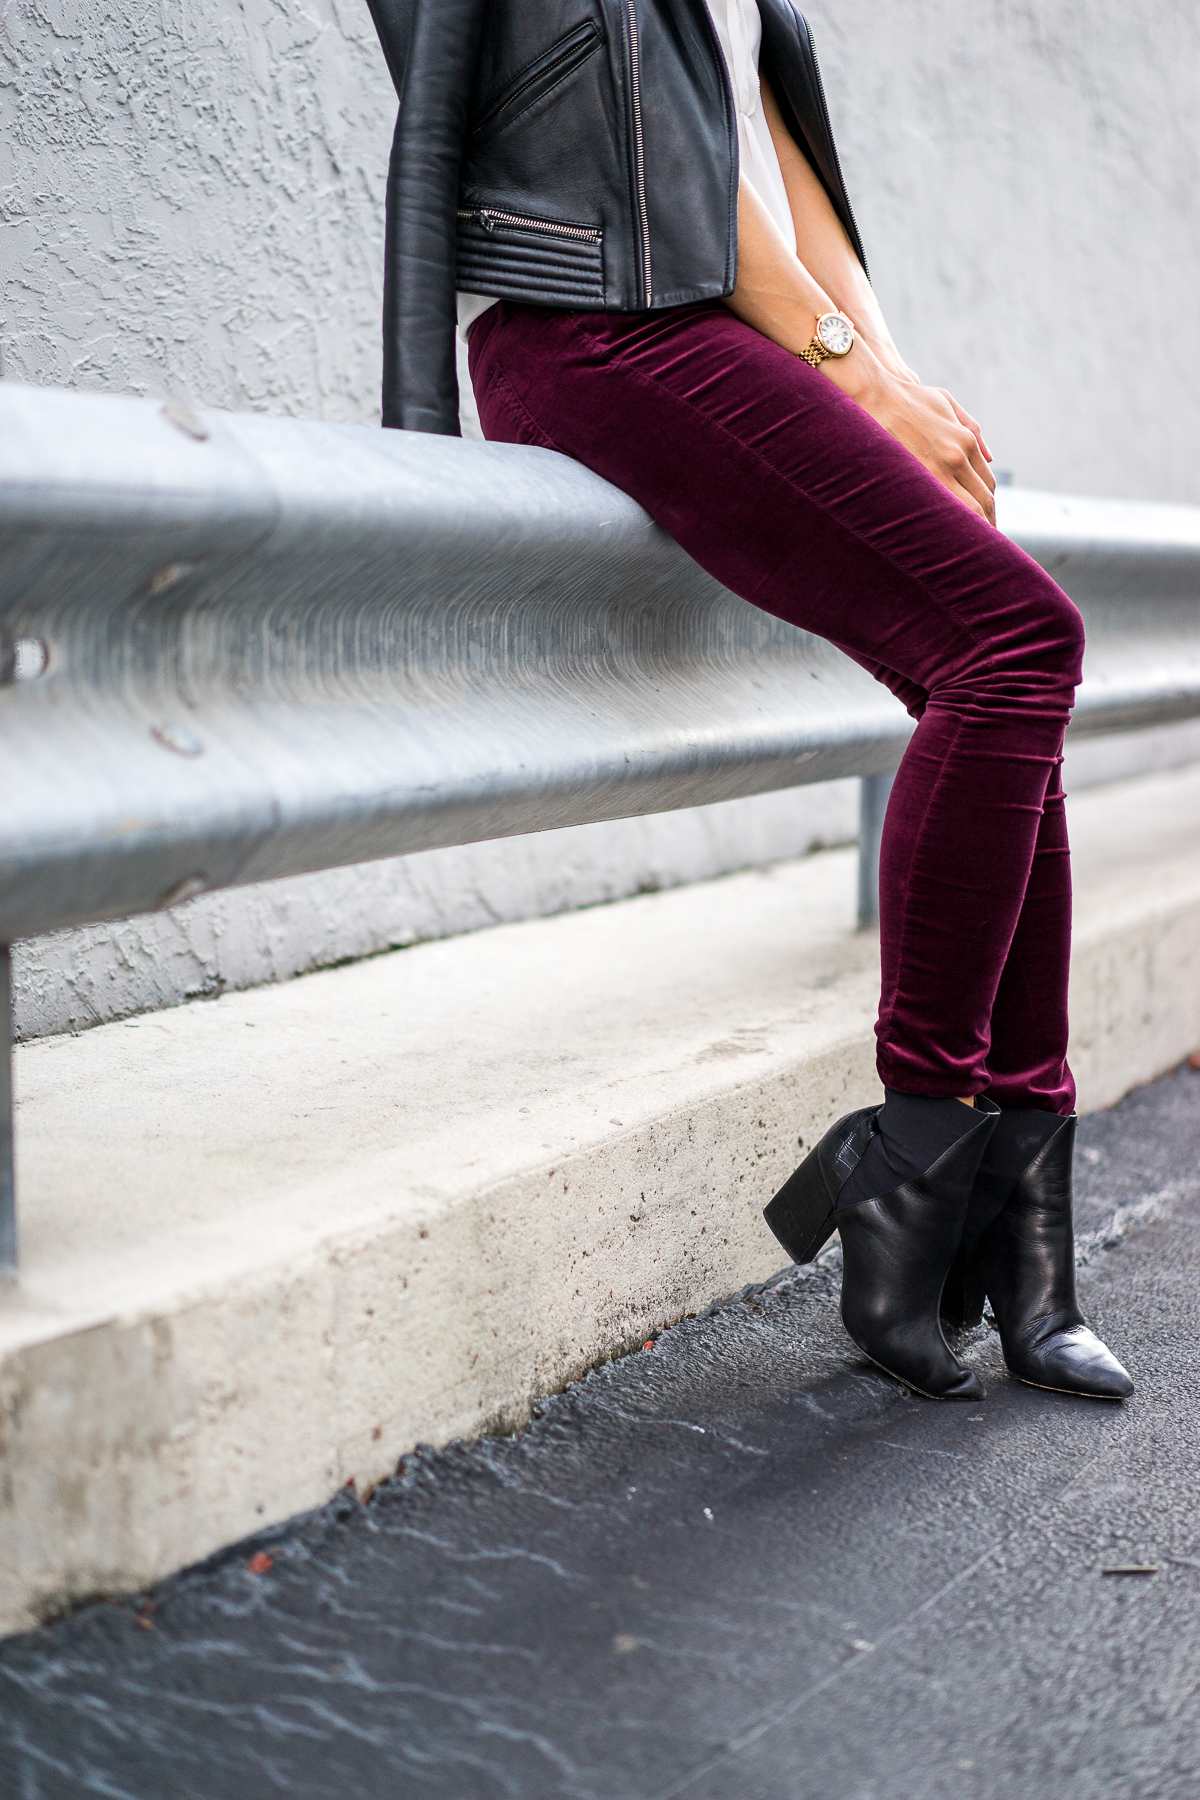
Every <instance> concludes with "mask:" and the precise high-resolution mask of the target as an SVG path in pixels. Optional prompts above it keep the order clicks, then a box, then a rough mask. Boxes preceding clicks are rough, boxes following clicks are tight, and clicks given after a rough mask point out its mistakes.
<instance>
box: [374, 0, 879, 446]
mask: <svg viewBox="0 0 1200 1800" xmlns="http://www.w3.org/2000/svg"><path fill="white" fill-rule="evenodd" d="M368 4H369V6H370V8H371V14H372V17H373V18H374V20H375V24H376V27H377V28H378V31H379V36H380V40H381V42H382V44H383V50H384V55H385V56H386V57H387V62H388V67H389V69H390V70H391V75H392V80H393V81H394V82H395V84H396V91H397V93H398V95H399V97H400V115H399V118H398V119H397V121H396V134H395V138H394V141H393V145H392V158H391V166H390V170H389V174H388V195H387V249H386V269H385V277H384V323H383V339H384V376H383V422H384V424H385V425H395V426H403V427H406V428H408V429H410V430H415V431H435V432H444V433H448V434H450V435H456V434H457V432H458V382H457V378H456V375H455V366H454V325H455V303H454V296H455V291H456V290H457V289H462V290H464V291H466V292H470V293H480V294H496V295H499V296H500V297H502V298H506V299H510V300H517V301H523V302H526V303H528V304H531V305H535V306H555V307H578V308H584V307H586V308H594V309H596V310H602V311H607V312H645V311H649V310H653V309H657V308H660V307H667V306H682V305H684V304H686V303H688V302H690V301H696V300H708V299H715V298H719V297H720V296H722V295H725V294H729V293H731V292H732V290H733V284H734V280H735V276H736V271H737V190H738V146H737V125H736V116H735V113H734V107H733V99H732V95H731V92H730V86H729V77H728V74H727V72H726V69H725V62H724V58H723V57H722V55H721V49H720V45H719V43H718V41H717V37H716V33H715V32H714V30H713V27H712V21H711V19H710V17H709V14H708V9H707V7H706V5H705V3H704V0H368ZM759 11H760V13H761V15H762V28H763V41H762V53H761V65H762V72H763V74H764V75H765V76H766V77H767V78H768V80H769V81H770V83H771V86H772V88H773V89H774V92H775V95H776V97H777V99H778V101H779V105H780V107H781V109H782V111H783V115H784V119H785V121H786V122H787V125H788V127H789V129H790V131H791V132H792V135H793V136H794V138H795V139H796V142H797V143H798V144H799V146H800V148H801V149H802V150H803V151H804V152H805V154H806V155H807V157H808V159H809V161H810V162H811V163H812V166H813V168H814V169H815V170H816V172H817V174H818V175H819V177H820V179H821V181H822V182H823V184H824V186H825V189H826V191H827V193H828V194H829V197H830V199H831V200H832V202H833V204H834V207H835V208H836V210H837V212H838V215H839V217H840V218H841V220H842V223H843V225H844V226H845V227H846V230H847V231H848V233H849V235H850V241H851V243H852V244H853V245H854V247H855V249H856V251H857V252H858V255H859V257H860V258H862V260H863V262H864V266H865V258H864V257H863V252H862V245H861V241H860V239H859V235H858V227H857V226H856V224H855V222H854V214H853V212H852V211H851V208H850V202H849V200H848V198H847V196H846V189H845V185H844V183H843V181H842V172H841V168H840V166H839V164H838V155H837V149H836V147H835V145H834V142H833V133H832V131H831V129H830V125H829V113H828V110H827V108H826V105H825V92H824V89H823V87H822V85H821V73H820V70H819V69H818V67H817V59H816V56H815V54H814V52H813V46H812V38H811V36H810V34H809V30H808V26H807V24H806V23H805V21H804V19H803V17H802V16H801V14H800V13H799V12H797V10H796V8H795V6H794V5H793V4H792V0H759Z"/></svg>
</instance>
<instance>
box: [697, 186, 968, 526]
mask: <svg viewBox="0 0 1200 1800" xmlns="http://www.w3.org/2000/svg"><path fill="white" fill-rule="evenodd" d="M796 155H797V156H798V155H799V152H798V151H797V152H796ZM785 176H786V171H785ZM814 179H815V177H814ZM788 191H789V194H790V193H791V188H790V187H789V190H788ZM820 191H821V193H822V195H823V193H824V190H823V189H822V190H820ZM823 205H824V207H825V209H826V211H827V212H828V215H829V218H830V219H832V220H833V224H834V226H835V227H836V229H837V231H838V233H840V234H841V239H842V242H843V244H844V245H845V253H846V256H847V257H848V258H849V259H850V260H851V261H854V254H853V251H851V249H850V247H849V243H848V241H847V240H846V238H845V234H844V232H842V228H841V226H840V225H839V224H838V223H837V220H836V217H835V216H834V213H833V209H832V207H830V205H829V202H828V200H827V199H825V200H823ZM792 210H793V215H795V214H796V213H797V205H796V202H795V201H793V209H792ZM801 222H803V219H801ZM826 248H827V247H826ZM855 267H856V268H857V267H858V264H857V262H856V261H855ZM842 272H843V273H844V271H842ZM859 275H860V277H861V282H862V285H863V287H864V289H865V284H866V277H865V275H862V272H861V269H860V270H859ZM726 305H727V306H728V307H729V308H730V310H731V311H732V312H734V313H736V314H737V316H738V318H739V319H744V320H745V321H746V323H747V325H753V326H754V328H755V330H756V331H761V332H762V334H763V336H764V337H769V338H770V339H771V340H772V342H773V343H776V344H780V345H781V346H782V347H783V348H784V349H785V350H790V351H791V353H792V355H793V356H798V355H799V354H800V352H801V351H802V350H804V349H805V348H806V347H807V346H808V345H809V344H810V343H811V342H812V336H813V331H814V329H815V327H816V321H817V319H818V318H819V317H820V315H821V314H822V313H826V312H832V311H833V310H834V303H833V301H832V299H831V298H830V296H829V294H828V293H827V292H826V291H825V289H824V288H822V287H821V285H820V283H819V282H817V281H816V280H815V279H814V278H813V276H812V275H811V274H810V272H809V270H808V269H807V268H806V267H805V265H804V264H803V263H802V262H801V261H800V259H799V257H798V256H796V255H795V254H794V253H793V251H792V250H791V249H790V248H789V246H788V245H787V244H786V243H785V242H784V238H783V234H782V232H781V231H780V230H779V227H778V226H777V225H776V223H775V221H774V220H773V219H772V217H771V215H770V213H769V212H768V211H767V209H766V207H765V206H764V205H763V203H762V201H761V200H760V199H759V197H758V195H757V194H756V193H755V191H754V188H753V186H752V185H751V183H750V182H749V181H747V179H746V177H745V175H743V176H742V178H741V188H740V191H739V195H738V273H737V283H736V286H735V287H734V290H733V292H732V294H730V295H729V298H728V300H727V301H726ZM853 305H854V310H853V311H848V312H847V315H846V316H847V317H848V318H849V319H850V321H851V323H852V324H854V325H855V326H856V331H857V326H858V320H860V319H861V320H862V321H863V329H862V330H861V332H858V335H857V341H856V343H855V345H854V348H853V349H852V350H851V351H850V353H849V355H848V356H843V357H829V358H828V359H827V360H826V361H825V362H823V363H822V364H821V365H820V368H821V373H822V374H823V375H826V376H828V378H829V379H830V380H831V381H834V382H836V383H837V385H838V387H840V388H841V389H842V390H843V391H844V392H845V393H847V394H849V395H850V397H851V399H852V400H856V401H857V402H858V404H859V405H860V406H861V407H862V408H863V410H864V412H869V413H870V415H871V417H872V418H873V419H877V420H878V422H879V423H880V424H881V425H882V426H883V427H884V429H885V430H886V431H890V432H891V434H892V436H893V437H894V438H896V439H898V440H899V442H900V443H902V444H903V445H904V447H905V449H906V450H911V451H912V453H913V455H914V456H915V457H916V458H917V459H918V460H919V461H920V462H923V463H924V465H925V467H926V468H927V469H928V470H929V472H930V474H931V475H934V476H936V477H937V479H938V480H939V481H940V482H941V483H942V485H943V486H944V487H947V488H949V490H950V492H951V493H952V494H953V495H954V496H955V498H956V499H957V500H961V501H962V503H963V505H964V506H969V507H970V508H971V510H972V511H973V512H977V513H978V514H979V515H980V517H981V518H984V519H986V520H987V521H988V523H989V524H991V525H994V524H995V523H996V507H995V502H994V501H993V499H992V495H993V493H994V491H995V487H996V483H995V482H994V481H993V479H992V475H991V471H990V470H989V468H988V462H989V460H990V457H989V452H988V448H987V445H986V444H985V443H984V441H983V437H982V435H981V433H980V430H979V427H978V425H977V424H976V423H975V421H974V419H972V418H971V416H970V414H969V413H965V412H964V411H963V410H962V408H961V407H960V406H959V405H958V403H957V402H956V401H954V400H952V399H951V398H950V396H949V394H947V393H945V392H944V391H943V390H942V389H941V388H929V387H922V386H921V384H920V382H919V381H918V380H917V377H916V376H915V375H914V374H913V372H912V370H911V369H910V368H908V366H907V365H906V364H905V363H904V362H902V361H901V358H900V355H899V352H898V351H897V350H896V349H895V346H894V345H893V344H892V340H891V336H890V334H889V332H888V329H887V326H886V325H885V324H884V323H883V315H882V314H881V313H879V309H878V307H877V306H876V305H875V302H874V300H873V299H870V296H869V289H866V292H865V295H864V294H863V293H858V294H856V296H855V299H854V302H853ZM856 315H857V317H856ZM876 345H878V347H879V349H878V351H877V350H876V348H875V346H876Z"/></svg>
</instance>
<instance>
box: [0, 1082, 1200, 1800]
mask: <svg viewBox="0 0 1200 1800" xmlns="http://www.w3.org/2000/svg"><path fill="white" fill-rule="evenodd" d="M1079 1178H1080V1188H1081V1194H1080V1202H1079V1208H1078V1218H1079V1227H1080V1247H1081V1259H1082V1261H1083V1265H1084V1266H1083V1268H1082V1270H1081V1290H1082V1294H1083V1299H1084V1305H1085V1308H1086V1310H1087V1312H1088V1314H1089V1317H1090V1319H1091V1321H1092V1322H1093V1323H1094V1324H1095V1326H1096V1327H1097V1329H1098V1330H1100V1331H1101V1332H1102V1333H1103V1335H1104V1336H1105V1337H1106V1338H1107V1340H1108V1342H1109V1343H1110V1344H1111V1345H1112V1347H1113V1349H1114V1350H1115V1351H1116V1352H1117V1354H1118V1355H1119V1356H1120V1357H1121V1358H1122V1360H1123V1361H1124V1362H1125V1363H1126V1365H1127V1367H1128V1368H1129V1369H1130V1370H1131V1372H1132V1373H1133V1375H1134V1378H1135V1380H1136V1382H1137V1384H1138V1391H1137V1394H1136V1395H1135V1397H1134V1399H1133V1400H1131V1401H1129V1402H1128V1403H1126V1404H1124V1405H1117V1404H1111V1403H1104V1402H1095V1401H1081V1400H1073V1399H1070V1398H1068V1397H1066V1396H1061V1395H1056V1394H1050V1393H1043V1392H1040V1391H1038V1390H1035V1389H1032V1388H1027V1387H1023V1386H1020V1385H1019V1384H1018V1383H1016V1382H1014V1381H1012V1380H1011V1379H1010V1378H1008V1377H1007V1376H1006V1375H1005V1373H1004V1370H1003V1365H1002V1362H1001V1359H1000V1355H999V1345H998V1340H997V1339H996V1337H995V1335H994V1334H993V1333H991V1332H989V1331H988V1330H987V1329H986V1328H980V1330H979V1331H977V1332H975V1333H973V1334H972V1335H971V1337H970V1339H969V1340H968V1341H967V1342H966V1344H965V1346H964V1354H965V1355H966V1356H967V1358H968V1359H969V1360H970V1361H971V1362H972V1363H973V1364H974V1365H975V1366H976V1367H977V1368H978V1369H979V1371H980V1372H981V1374H982V1376H983V1379H984V1382H985V1385H986V1387H987V1389H988V1394H987V1398H986V1400H984V1401H982V1402H980V1403H978V1404H975V1405H963V1404H947V1403H944V1404H940V1405H939V1404H937V1403H934V1402H929V1401H924V1400H920V1399H916V1398H913V1397H911V1396H909V1395H908V1394H906V1392H905V1391H904V1390H903V1389H902V1388H900V1387H899V1386H898V1385H897V1384H896V1383H895V1382H893V1381H890V1380H888V1379H887V1378H885V1377H883V1376H881V1375H880V1374H878V1373H877V1372H876V1371H874V1370H872V1369H871V1367H870V1366H869V1365H868V1364H866V1363H865V1362H864V1361H863V1359H862V1358H861V1357H860V1356H859V1355H858V1353H857V1352H856V1351H855V1349H854V1348H853V1346H852V1345H851V1344H850V1343H849V1341H848V1339H847V1338H846V1337H845V1335H844V1333H843V1332H842V1329H841V1325H840V1323H839V1320H838V1315H837V1286H838V1270H837V1258H836V1253H834V1254H833V1255H830V1256H828V1257H826V1259H825V1260H824V1261H823V1262H822V1264H821V1265H819V1266H818V1267H817V1268H816V1269H815V1270H814V1271H797V1270H789V1271H786V1272H784V1273H783V1274H782V1275H781V1276H780V1277H778V1278H777V1279H776V1280H775V1281H774V1282H771V1283H768V1284H766V1286H764V1287H761V1288H754V1289H748V1290H747V1291H746V1292H745V1293H744V1294H743V1295H740V1296H737V1297H735V1298H734V1299H733V1300H731V1301H729V1302H726V1303H725V1304H724V1305H722V1306H720V1307H718V1308H715V1309H714V1310H713V1311H712V1312H711V1313H708V1314H705V1315H703V1316H702V1317H699V1318H696V1319H692V1320H687V1321H684V1322H683V1323H682V1324H680V1325H678V1326H675V1327H673V1328H672V1329H671V1330H670V1331H667V1332H665V1333H663V1335H662V1336H661V1337H659V1338H658V1340H657V1341H656V1342H655V1343H654V1344H653V1345H652V1347H650V1348H648V1349H646V1350H643V1351H641V1352H639V1353H638V1354H636V1355H633V1356H629V1357H626V1358H624V1359H622V1360H620V1361H618V1362H613V1363H609V1364H607V1365H606V1366H604V1367H602V1368H600V1369H596V1370H593V1371H592V1372H591V1373H590V1374H589V1375H588V1376H587V1377H585V1378H584V1379H583V1380H582V1381H579V1382H577V1383H575V1384H574V1385H573V1386H572V1387H570V1388H569V1389H568V1390H567V1391H566V1392H565V1393H562V1394H559V1395H555V1396H553V1397H552V1398H550V1399H548V1400H546V1401H545V1402H544V1403H543V1404H542V1406H541V1407H540V1409H539V1412H540V1416H539V1417H537V1418H536V1419H535V1420H534V1422H533V1423H532V1424H531V1425H530V1426H529V1428H528V1429H527V1430H525V1431H523V1432H522V1433H521V1434H519V1435H518V1436H516V1437H510V1438H490V1439H486V1440H484V1441H483V1442H481V1443H475V1444H467V1445H454V1446H451V1447H450V1448H449V1449H447V1450H445V1451H440V1452H434V1451H427V1452H420V1453H417V1454H415V1455H413V1456H411V1457H408V1458H406V1459H405V1461H404V1463H403V1464H402V1466H401V1470H400V1472H399V1473H398V1475H397V1477H396V1478H395V1479H394V1480H392V1481H389V1482H387V1483H385V1484H384V1485H383V1486H382V1487H380V1488H378V1489H377V1490H376V1491H375V1493H374V1494H373V1495H372V1496H371V1497H370V1499H369V1501H368V1502H367V1503H366V1504H364V1503H362V1502H361V1501H360V1500H359V1499H358V1498H357V1497H355V1496H354V1495H352V1494H344V1495H342V1496H340V1497H339V1498H338V1499H337V1500H336V1501H334V1502H333V1503H332V1504H331V1505H330V1506H328V1507H326V1508H324V1509H323V1510H322V1511H321V1512H319V1513H316V1514H310V1515H308V1516H306V1517H305V1518H303V1519H300V1520H297V1521H294V1522H293V1523H292V1524H291V1525H290V1526H287V1527H285V1528H283V1529H281V1530H279V1531H275V1532H272V1533H268V1534H265V1535H264V1536H263V1537H261V1538H257V1539H255V1540H254V1541H253V1542H251V1543H248V1544H243V1545H240V1546H238V1547H237V1549H236V1550H233V1551H231V1552H228V1553H226V1554H225V1555H223V1556H222V1557H220V1558H217V1559H214V1560H213V1561H210V1562H209V1563H207V1564H205V1565H203V1566H202V1567H200V1568H198V1569H193V1570H190V1571H188V1572H186V1573H185V1574H183V1575H181V1576H178V1577H175V1578H174V1579H172V1580H171V1581H168V1582H166V1583H164V1584H163V1585H162V1586H161V1587H160V1588H158V1589H156V1590H155V1591H154V1592H153V1593H150V1594H143V1595H137V1596H133V1597H131V1598H129V1599H125V1600H121V1601H117V1602H112V1603H101V1604H94V1605H91V1606H88V1607H85V1608H83V1609H81V1610H80V1611H78V1612H76V1613H74V1614H72V1615H71V1616H70V1617H67V1618H64V1619H60V1620H58V1621H56V1622H55V1623H53V1624H52V1625H49V1626H47V1627H45V1628H43V1629H42V1630H39V1631H36V1632H32V1633H28V1634H26V1635H23V1636H21V1637H15V1638H10V1639H8V1640H7V1641H6V1642H4V1643H3V1644H0V1795H2V1796H3V1800H66V1797H67V1796H70V1797H72V1800H74V1797H75V1796H82V1795H103V1796H105V1797H106V1800H270V1797H271V1796H273V1795H284V1796H288V1797H289V1800H310V1797H311V1800H317V1797H318V1796H319V1797H321V1800H326V1797H328V1800H334V1797H336V1800H410V1797H411V1800H426V1797H428V1800H507V1797H509V1796H512V1797H518V1800H551V1797H553V1800H559V1797H560V1796H561V1797H564V1800H565V1797H568V1796H569V1797H570V1800H674V1797H675V1796H684V1795H686V1796H688V1797H689V1800H941V1797H942V1796H947V1797H949V1796H953V1797H954V1800H1000V1797H1004V1800H1008V1797H1009V1796H1012V1797H1013V1800H1018V1797H1019V1800H1040V1797H1041V1796H1046V1797H1047V1800H1049V1797H1050V1796H1053V1797H1054V1800H1092V1797H1093V1796H1095V1797H1097V1800H1100V1797H1103V1800H1126V1797H1128V1800H1135V1797H1136V1800H1200V1484H1198V1480H1197V1464H1198V1456H1197V1452H1198V1449H1200V1404H1198V1401H1197V1386H1198V1377H1200V1350H1198V1348H1197V1343H1198V1329H1197V1327H1198V1324H1200V1072H1197V1071H1194V1070H1192V1069H1190V1068H1184V1069H1180V1070H1178V1071H1176V1072H1175V1073H1174V1074H1172V1075H1170V1076H1167V1077H1164V1079H1163V1080H1161V1081H1159V1082H1156V1083H1155V1084H1154V1085H1153V1086H1151V1087H1148V1088H1144V1089H1142V1090H1141V1091H1139V1092H1138V1093H1136V1094H1133V1095H1131V1096H1130V1097H1129V1098H1128V1099H1126V1100H1124V1101H1122V1102H1121V1104H1120V1105H1119V1106H1117V1107H1114V1108H1113V1109H1112V1110H1110V1111H1109V1112H1106V1113H1102V1114H1099V1115H1096V1116H1094V1117H1092V1118H1090V1119H1087V1120H1085V1121H1084V1122H1083V1125H1082V1127H1081V1131H1080V1157H1079ZM1116 1569H1125V1570H1131V1569H1144V1570H1147V1571H1152V1572H1147V1573H1136V1574H1135V1573H1124V1574H1118V1573H1110V1572H1108V1571H1112V1570H1116Z"/></svg>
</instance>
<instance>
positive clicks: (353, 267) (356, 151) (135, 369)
mask: <svg viewBox="0 0 1200 1800" xmlns="http://www.w3.org/2000/svg"><path fill="white" fill-rule="evenodd" d="M394 114H395V107H394V102H393V99H392V96H391V86H390V83H389V82H388V80H387V77H386V74H385V73H384V71H383V69H382V65H381V61H380V56H379V51H378V47H377V43H376V39H375V34H374V30H373V28H372V26H371V22H370V17H369V15H368V13H367V9H366V6H365V5H364V4H363V3H362V0H304V3H303V4H298V3H297V0H245V3H244V4H239V3H238V0H157V3H156V0H5V3H4V4H3V5H2V6H0V281H2V285H0V368H2V370H3V374H4V375H5V376H8V377H12V378H15V379H18V380H23V381H35V382H51V383H55V384H58V385H65V386H79V387H89V388H102V389H105V390H107V391H108V392H134V393H142V394H144V393H159V392H184V393H188V394H190V395H191V396H193V397H194V398H195V399H196V400H198V401H202V402H204V403H206V404H208V405H212V406H222V407H230V408H241V409H251V410H256V411H266V412H287V413H299V414H303V415H306V416H309V417H313V416H319V417H323V418H330V419H345V420H355V421H368V420H370V419H371V418H372V417H377V416H378V410H377V406H376V390H377V387H378V380H379V346H378V337H379V304H378V294H379V283H380V267H381V260H382V236H383V225H382V218H383V215H382V206H383V187H384V180H385V176H386V171H387V154H388V146H389V143H390V139H391V130H392V123H393V119H394Z"/></svg>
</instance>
